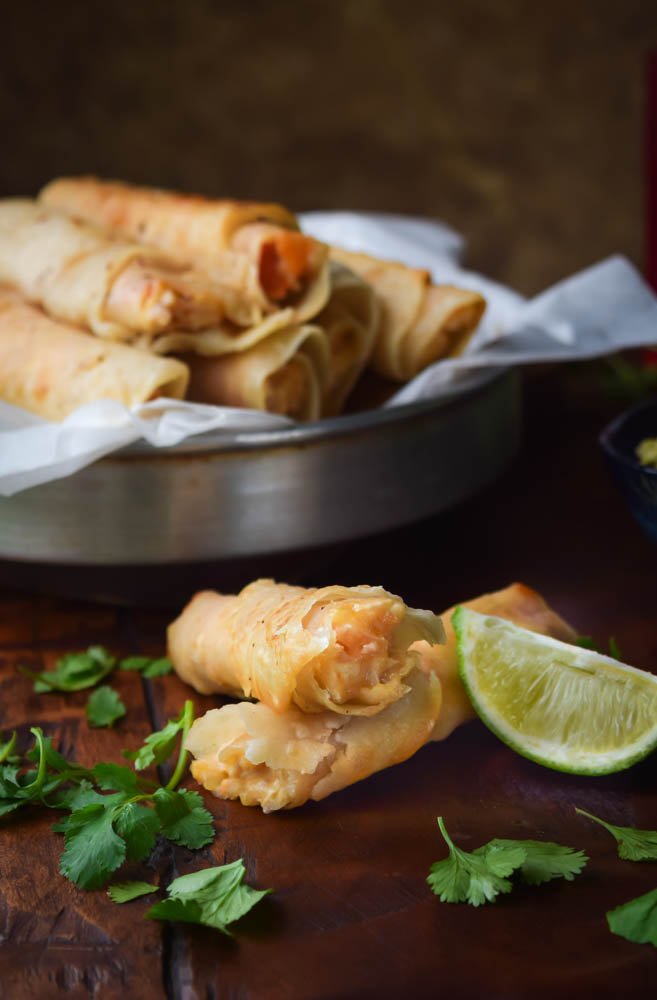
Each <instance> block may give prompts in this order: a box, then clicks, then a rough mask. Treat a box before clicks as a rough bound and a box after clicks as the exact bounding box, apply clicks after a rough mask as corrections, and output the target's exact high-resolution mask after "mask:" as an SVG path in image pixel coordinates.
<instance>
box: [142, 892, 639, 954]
mask: <svg viewBox="0 0 657 1000" xmlns="http://www.w3.org/2000/svg"><path fill="white" fill-rule="evenodd" d="M147 916H148V914H147ZM607 923H608V924H609V930H610V931H611V932H612V934H618V935H619V937H623V938H626V939H627V940H628V941H636V943H637V944H653V945H654V946H655V947H656V948H657V889H653V890H652V892H647V893H646V894H645V895H644V896H637V898H636V899H630V900H629V902H627V903H623V904H622V905H621V906H617V907H616V909H615V910H609V911H608V912H607Z"/></svg>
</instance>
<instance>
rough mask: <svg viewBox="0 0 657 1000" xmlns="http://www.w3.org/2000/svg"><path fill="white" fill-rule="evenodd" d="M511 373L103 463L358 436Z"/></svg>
mask: <svg viewBox="0 0 657 1000" xmlns="http://www.w3.org/2000/svg"><path fill="white" fill-rule="evenodd" d="M510 370H511V369H509V368H508V367H505V368H495V369H492V370H491V371H490V372H486V373H485V375H484V376H483V377H482V380H481V382H480V383H479V384H478V385H477V386H475V387H474V388H471V389H467V390H466V391H464V392H461V393H458V394H457V395H451V396H448V397H446V398H442V399H423V400H419V401H418V402H415V403H401V404H400V405H399V406H390V407H385V408H384V407H378V408H375V409H371V410H362V411H360V412H358V413H348V414H342V415H340V416H337V417H327V418H324V419H323V420H316V421H314V422H313V423H310V424H301V425H297V426H294V427H285V428H279V429H276V430H269V431H243V432H238V433H236V434H233V435H231V436H227V435H226V434H225V432H222V431H207V432H205V433H202V434H196V435H194V436H193V437H189V438H186V439H185V440H184V441H181V442H180V444H176V445H170V446H168V447H156V446H155V445H152V444H150V443H149V442H148V441H143V440H142V441H136V442H134V443H133V444H129V445H126V447H125V448H121V449H120V450H119V451H116V452H113V453H112V454H111V455H108V456H105V458H103V459H101V460H100V461H102V462H108V461H111V460H112V459H115V458H121V459H126V458H130V459H138V458H149V459H152V458H154V457H156V456H160V457H162V458H165V459H166V457H167V456H170V455H172V456H176V457H179V456H180V455H185V454H189V455H199V454H202V453H208V452H232V451H256V450H266V449H270V448H281V447H295V446H299V445H307V444H312V443H313V442H316V441H325V440H329V439H331V438H335V437H342V436H345V435H348V434H357V433H360V432H362V431H368V430H376V429H378V428H379V427H385V426H386V425H388V424H391V423H394V424H397V423H403V422H404V421H406V420H411V419H413V418H414V417H417V416H419V415H421V414H423V413H429V412H431V411H433V410H440V409H445V410H447V409H453V408H456V407H458V406H459V405H460V404H462V403H463V402H464V401H469V400H471V399H472V398H473V397H476V396H477V395H479V394H480V393H481V392H484V391H485V390H486V389H488V387H489V386H490V384H491V383H492V382H494V381H498V380H501V379H502V378H504V376H505V375H506V374H507V373H508V372H509V371H510Z"/></svg>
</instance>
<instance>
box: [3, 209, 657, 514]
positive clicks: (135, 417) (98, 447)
mask: <svg viewBox="0 0 657 1000" xmlns="http://www.w3.org/2000/svg"><path fill="white" fill-rule="evenodd" d="M301 224H302V227H303V228H304V229H305V230H306V231H307V232H309V233H311V234H312V235H314V236H317V237H318V238H319V239H322V240H325V241H326V242H329V243H335V244H337V245H340V246H343V247H345V248H347V249H350V250H361V251H364V252H368V253H372V254H374V255H375V256H378V257H382V258H388V259H390V260H401V261H403V262H404V263H407V264H409V265H412V266H413V267H424V268H428V269H429V270H430V271H431V273H432V275H433V278H434V280H435V281H436V282H449V283H451V284H455V285H458V284H461V285H463V286H464V287H467V288H474V289H477V290H478V291H480V292H481V293H482V294H483V295H484V296H485V297H486V299H487V302H488V306H487V309H486V314H485V316H484V319H483V321H482V323H481V325H480V328H479V330H478V331H477V334H476V335H475V337H474V338H473V340H472V341H471V343H470V345H469V347H468V350H467V352H466V354H464V355H463V356H462V357H460V358H455V359H453V360H447V361H439V362H437V363H436V364H435V365H432V366H431V367H430V368H427V369H426V370H425V371H423V372H422V373H421V374H420V375H418V376H417V378H415V379H413V381H412V382H409V383H408V384H407V385H405V386H403V387H402V388H401V389H400V391H399V392H397V393H396V394H395V395H394V396H393V397H392V399H390V400H389V401H388V402H387V404H386V405H387V406H395V405H399V404H401V403H409V402H413V401H416V400H420V399H427V398H431V397H437V398H440V397H449V396H453V395H455V394H459V393H462V392H465V391H467V390H469V389H470V388H472V387H474V386H475V385H477V384H478V383H479V382H480V381H481V380H482V377H483V376H485V375H486V374H487V373H488V372H489V371H490V369H491V367H498V368H499V367H501V368H506V367H509V366H513V365H525V364H531V363H536V362H545V361H552V362H553V361H575V360H580V359H584V358H593V357H598V356H601V355H604V354H610V353H613V352H614V351H618V350H622V349H624V348H629V347H641V346H646V345H651V344H655V343H657V297H655V295H653V293H652V292H651V290H650V289H649V288H648V286H647V285H646V284H645V282H644V281H643V280H642V278H641V276H640V275H639V274H638V272H637V271H636V269H635V268H634V267H633V266H632V265H631V264H630V263H629V261H627V260H626V259H625V258H623V257H620V256H619V257H610V258H609V259H607V260H604V261H602V262H601V263H600V264H596V265H594V266H593V267H590V268H588V269H587V270H585V271H582V272H580V273H579V274H575V275H573V276H572V277H569V278H566V279H565V280H563V281H560V282H559V283H558V284H556V285H554V286H553V287H552V288H549V289H548V290H547V291H545V292H543V293H542V294H541V295H537V296H536V297H535V298H533V299H529V300H526V299H524V298H523V297H522V296H520V295H518V294H517V293H516V292H514V291H512V290H511V289H509V288H505V287H504V286H503V285H499V284H497V283H496V282H494V281H490V280H489V279H488V278H485V277H484V276H482V275H479V274H475V273H473V272H470V271H467V270H464V269H463V268H462V267H461V266H460V260H461V255H462V252H463V240H462V238H461V237H460V236H459V235H458V234H457V233H455V232H454V231H453V230H451V229H449V228H448V227H447V226H444V225H442V224H441V223H438V222H430V221H428V220H424V219H413V218H406V217H400V216H393V215H373V214H365V213H353V212H308V213H306V214H305V215H303V216H301ZM291 426H294V424H293V421H291V420H288V419H286V418H284V417H277V416H273V415H272V414H267V413H261V412H259V411H255V410H242V409H235V408H232V407H219V406H206V405H202V404H199V403H186V402H179V401H176V400H156V401H155V402H151V403H146V404H144V405H142V406H138V407H136V408H134V409H133V410H129V409H127V408H126V407H124V406H122V405H121V404H120V403H116V402H113V401H111V400H100V401H98V402H96V403H89V404H87V405H86V406H82V407H80V408H79V409H77V410H76V411H75V412H74V413H72V414H70V416H69V417H67V419H66V420H64V421H63V422H62V423H57V424H55V423H49V422H48V421H45V420H42V419H40V418H39V417H37V416H34V415H33V414H30V413H27V412H26V411H24V410H20V409H18V408H17V407H14V406H10V405H9V404H7V403H2V402H0V495H4V496H11V495H12V494H14V493H17V492H19V491H20V490H24V489H27V488H29V487H31V486H36V485H38V484H39V483H45V482H48V481H49V480H52V479H59V478H61V477H62V476H68V475H71V474H73V473H74V472H76V471H77V470H78V469H80V468H82V467H83V466H85V465H88V464H90V463H91V462H94V461H96V460H97V459H99V458H101V457H102V456H103V455H107V454H108V453H110V452H112V451H116V450H117V449H119V448H122V447H124V446H125V445H128V444H131V443H133V442H135V441H139V440H145V441H147V442H149V443H150V444H151V445H153V446H155V447H160V448H166V447H168V446H171V445H174V444H179V443H180V442H181V441H184V440H185V439H186V438H188V437H190V436H192V435H197V434H203V433H206V432H208V431H213V432H215V433H217V432H219V433H221V434H222V435H223V434H225V435H226V437H227V439H230V438H231V437H234V436H235V435H237V434H243V433H245V432H249V431H263V430H273V429H279V428H284V427H291Z"/></svg>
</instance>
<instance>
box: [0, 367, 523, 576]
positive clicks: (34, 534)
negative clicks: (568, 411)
mask: <svg viewBox="0 0 657 1000" xmlns="http://www.w3.org/2000/svg"><path fill="white" fill-rule="evenodd" d="M519 431H520V413H519V385H518V378H517V376H516V375H515V373H513V372H504V373H502V374H495V375H491V378H490V379H489V380H488V381H487V382H486V383H485V384H484V385H483V386H480V387H479V388H478V389H476V390H475V391H473V392H470V393H467V394H466V395H464V396H460V397H458V398H456V399H453V400H449V401H426V402H422V403H415V404H410V405H406V406H400V407H395V408H390V409H377V410H369V411H366V412H363V413H357V414H350V415H346V416H342V417H337V418H335V419H331V420H323V421H319V422H317V423H315V424H311V425H306V426H300V427H297V428H293V429H286V430H283V431H269V432H264V433H263V432H257V433H247V434H242V435H237V436H235V437H234V438H232V439H231V440H230V441H229V442H226V440H225V439H221V438H220V437H218V436H216V435H215V436H213V435H212V434H210V435H204V436H200V437H198V438H196V439H193V440H192V441H187V442H185V443H184V444H182V445H179V446H177V447H174V448H170V449H166V450H162V449H156V448H152V447H150V446H149V445H146V444H139V445H133V446H131V447H130V448H127V449H124V450H123V451H121V452H117V453H116V454H114V455H111V456H109V457H107V458H104V459H102V460H101V461H99V462H96V463H95V464H94V465H91V466H89V467H87V468H85V469H82V470H81V471H79V472H77V473H76V474H75V475H73V476H69V477H67V478H64V479H60V480H57V481H55V482H51V483H46V484H44V485H42V486H37V487H34V488H33V489H30V490H27V491H25V492H24V493H19V494H17V495H16V496H14V497H8V498H2V499H0V559H4V560H9V561H10V562H11V563H12V564H14V565H16V564H22V565H23V566H24V570H23V572H22V574H19V575H21V577H22V578H24V577H25V576H26V573H27V577H28V579H29V575H30V574H29V571H28V565H29V564H32V565H34V568H35V569H36V564H39V565H40V566H51V567H52V566H53V565H61V564H67V565H68V566H71V567H73V566H77V567H96V568H98V569H100V568H101V567H107V568H110V567H115V568H117V569H118V568H119V567H126V566H136V565H138V566H142V567H153V568H155V567H157V566H161V565H163V564H169V563H185V564H194V563H207V562H209V561H214V562H216V561H224V560H226V561H235V560H242V559H248V560H249V561H250V562H252V561H253V560H254V559H255V560H256V562H257V559H258V557H269V556H272V555H273V554H275V553H282V552H290V551H294V550H303V549H307V548H309V547H315V546H323V545H327V544H332V543H336V542H342V541H346V540H349V539H353V538H357V537H360V536H363V535H367V534H373V533H376V532H380V531H383V530H385V529H387V528H391V527H395V526H399V525H402V524H405V523H408V522H411V521H414V520H419V519H420V518H423V517H426V516H427V515H430V514H433V513H436V512H438V511H441V510H445V509H447V508H449V507H452V506H454V505H455V504H457V503H459V502H460V501H461V500H463V499H465V498H466V497H468V496H470V495H472V494H473V493H475V492H476V491H477V490H479V489H480V488H482V487H483V486H484V485H485V484H486V483H488V482H490V481H491V480H493V479H494V478H495V477H496V476H497V475H498V474H499V473H500V472H501V471H502V470H503V469H504V467H505V466H506V465H507V464H508V462H509V461H510V459H511V458H512V457H513V455H514V454H515V452H516V450H517V447H518V441H519ZM2 568H3V567H2V566H1V564H0V569H2ZM9 568H10V567H9V566H8V564H5V565H4V572H0V582H2V579H3V577H4V578H5V579H6V572H7V570H8V569H9Z"/></svg>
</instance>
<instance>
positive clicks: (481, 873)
mask: <svg viewBox="0 0 657 1000" xmlns="http://www.w3.org/2000/svg"><path fill="white" fill-rule="evenodd" d="M438 827H439V828H440V832H441V833H442V835H443V838H444V839H445V842H446V844H447V846H448V848H449V856H448V857H447V858H444V859H443V860H442V861H436V862H435V864H433V865H432V866H431V869H430V873H429V876H428V878H427V882H428V883H429V886H430V888H431V890H432V892H434V893H435V894H436V895H437V896H439V897H440V899H441V900H442V901H443V902H444V903H471V904H472V906H480V905H481V904H482V903H485V902H489V903H491V902H493V900H494V899H496V897H497V896H498V895H499V893H505V892H510V891H511V889H512V885H511V882H510V881H509V879H508V877H507V876H509V875H511V874H512V872H514V871H515V870H516V869H517V868H520V866H521V865H522V863H523V861H524V860H525V858H526V854H525V851H524V850H522V849H521V848H518V847H515V846H512V847H510V848H509V847H505V846H495V847H492V848H490V849H489V850H487V849H486V848H488V847H489V845H486V848H479V849H478V851H475V852H473V853H470V852H468V851H462V850H460V849H459V848H458V847H456V846H455V845H454V843H453V842H452V841H451V839H450V837H449V834H448V833H447V830H446V829H445V824H444V822H443V818H442V816H439V817H438ZM511 843H512V842H511Z"/></svg>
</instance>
